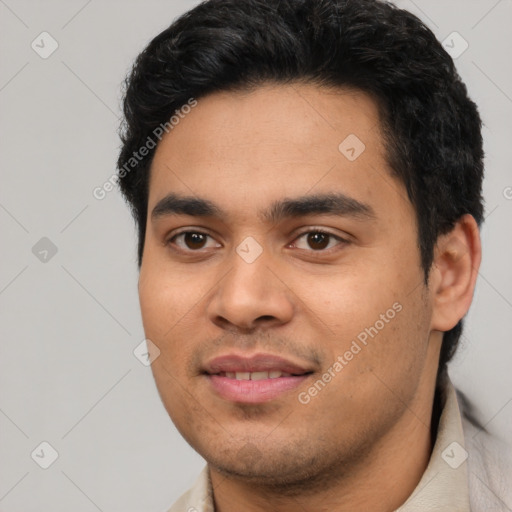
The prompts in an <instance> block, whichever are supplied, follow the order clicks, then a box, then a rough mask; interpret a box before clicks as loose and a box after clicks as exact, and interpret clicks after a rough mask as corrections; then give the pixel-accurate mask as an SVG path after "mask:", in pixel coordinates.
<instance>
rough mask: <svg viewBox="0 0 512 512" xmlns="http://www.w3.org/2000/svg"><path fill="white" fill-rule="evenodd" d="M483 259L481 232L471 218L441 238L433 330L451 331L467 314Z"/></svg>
mask: <svg viewBox="0 0 512 512" xmlns="http://www.w3.org/2000/svg"><path fill="white" fill-rule="evenodd" d="M481 259H482V249H481V243H480V232H479V229H478V225H477V223H476V221H475V219H474V217H473V216H472V215H469V214H466V215H464V216H462V217H461V218H460V219H459V220H458V221H457V223H456V224H455V226H454V228H453V229H452V230H451V231H450V232H449V233H446V234H444V235H441V236H439V238H438V239H437V243H436V245H435V248H434V261H433V269H432V271H431V294H432V300H433V310H432V325H431V328H432V330H438V331H449V330H450V329H452V328H453V327H455V325H456V324H457V322H458V321H459V320H460V319H461V318H462V317H463V316H464V315H465V314H466V313H467V311H468V310H469V307H470V305H471V301H472V299H473V293H474V290H475V284H476V278H477V275H478V269H479V267H480V262H481Z"/></svg>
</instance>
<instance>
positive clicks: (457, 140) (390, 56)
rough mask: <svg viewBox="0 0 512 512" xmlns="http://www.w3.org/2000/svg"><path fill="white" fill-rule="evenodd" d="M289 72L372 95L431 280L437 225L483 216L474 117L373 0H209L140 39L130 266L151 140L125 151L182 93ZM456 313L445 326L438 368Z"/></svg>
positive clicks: (159, 122)
mask: <svg viewBox="0 0 512 512" xmlns="http://www.w3.org/2000/svg"><path fill="white" fill-rule="evenodd" d="M294 82H295V83H296V82H301V83H308V84H315V85H319V86H327V87H341V88H352V89H353V88H355V89H358V90H361V91H363V92H365V93H367V94H369V95H371V96H372V97H373V98H374V99H375V100H376V102H377V105H378V107H379V113H380V121H381V130H382V133H383V136H384V139H385V142H386V149H387V155H386V156H387V159H388V162H389V164H390V167H391V168H392V170H393V174H394V175H395V176H396V177H397V178H398V179H400V180H401V182H402V183H403V184H404V185H405V188H406V189H407V193H408V196H409V199H410V201H411V203H412V205H413V206H414V208H415V211H416V217H417V224H418V248H419V251H420V255H421V264H422V267H423V269H424V276H425V284H428V275H429V270H430V267H431V265H432V262H433V255H434V247H435V243H436V241H437V238H438V236H439V235H441V234H444V233H447V232H449V231H450V230H451V229H452V228H453V227H454V225H455V222H456V221H457V220H458V219H459V218H460V217H461V216H462V215H464V214H466V213H469V214H471V215H472V216H473V217H474V218H475V220H476V222H477V224H478V225H479V226H480V225H481V223H482V220H483V200H482V192H481V190H482V179H483V148H482V135H481V120H480V116H479V114H478V110H477V107H476V105H475V104H474V103H473V102H472V101H471V99H470V98H469V97H468V93H467V89H466V87H465V85H464V84H463V82H462V81H461V79H460V77H459V75H458V73H457V71H456V69H455V66H454V63H453V61H452V59H451V57H450V56H449V55H448V53H447V52H446V51H445V50H444V48H443V47H442V45H441V43H440V42H439V41H437V39H436V38H435V36H434V34H433V33H432V32H431V30H430V29H429V28H428V27H426V26H425V24H424V23H423V22H422V21H421V20H419V19H418V18H417V17H416V16H414V15H413V14H411V13H409V12H408V11H405V10H402V9H399V8H398V7H396V6H394V5H393V4H391V3H388V2H384V1H380V0H207V1H204V2H202V3H200V4H199V5H197V6H196V7H195V8H193V9H192V10H190V11H188V12H187V13H185V14H184V15H182V16H181V17H179V18H178V19H177V20H176V21H175V22H174V23H172V25H171V26H170V27H169V28H167V29H166V30H164V31H163V32H162V33H161V34H159V35H158V36H156V37H155V38H154V39H153V40H152V41H151V42H150V43H149V44H148V46H147V47H146V48H145V49H144V50H143V51H142V53H141V54H140V55H139V56H138V57H137V59H136V61H135V63H134V65H133V68H132V70H131V72H130V73H129V75H128V77H127V78H126V81H125V88H124V102H123V109H124V117H125V120H124V123H123V124H122V126H121V130H120V134H121V140H122V147H121V150H120V154H119V159H118V162H117V164H118V169H119V172H118V179H119V184H120V188H121V191H122V193H123V195H124V197H125V199H126V201H127V202H128V204H129V205H130V207H131V210H132V213H133V216H134V218H135V221H136V224H137V226H138V235H139V241H138V264H139V267H140V265H141V263H142V255H143V251H144V238H145V231H146V220H147V206H148V189H149V187H148V185H149V171H150V166H151V161H152V158H153V155H154V149H152V150H150V151H149V154H148V156H147V157H146V158H144V159H141V160H140V161H138V160H137V161H134V162H133V166H132V167H130V168H129V167H127V166H126V163H127V162H128V161H130V159H131V158H132V155H133V153H134V152H137V151H138V150H139V149H140V148H141V147H143V146H144V145H145V144H146V141H147V140H149V139H148V137H152V134H154V131H155V129H156V128H157V127H158V126H163V125H164V124H165V123H168V121H169V118H170V117H171V116H172V115H173V113H174V112H175V111H176V110H178V109H180V108H181V107H182V105H185V104H187V103H188V102H189V101H190V99H191V98H195V99H199V98H201V97H204V96H205V95H207V94H210V93H214V92H216V91H242V90H251V89H253V88H255V87H258V86H260V85H263V84H265V83H277V84H286V83H294ZM397 229H399V227H398V226H397ZM462 324H463V322H462V319H461V320H460V321H459V322H458V324H457V325H456V326H455V327H454V328H453V329H451V330H450V331H447V332H446V333H444V336H443V344H442V348H441V355H440V362H439V371H440V372H444V371H445V369H446V363H447V362H448V361H449V360H450V359H451V357H452V356H453V354H454V353H455V350H456V347H457V344H458V340H459V338H460V335H461V333H462Z"/></svg>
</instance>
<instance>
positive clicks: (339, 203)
mask: <svg viewBox="0 0 512 512" xmlns="http://www.w3.org/2000/svg"><path fill="white" fill-rule="evenodd" d="M313 214H328V215H340V216H345V217H352V218H354V219H356V220H375V219H376V217H377V215H376V214H375V211H374V209H373V208H372V207H371V206H370V205H369V204H367V203H363V202H361V201H358V200H356V199H354V198H352V197H349V196H347V195H345V194H342V193H332V194H315V195H306V196H301V197H297V198H292V199H289V198H286V199H281V200H279V201H275V202H274V203H272V204H271V205H270V207H269V208H268V209H266V210H264V211H262V212H260V215H259V216H260V218H261V219H262V220H263V221H264V222H268V223H276V222H278V221H280V220H282V219H285V218H296V217H303V216H306V215H313ZM168 215H190V216H192V217H218V218H223V217H226V216H227V214H226V213H225V212H224V210H223V209H222V208H220V207H219V206H217V205H216V204H215V203H213V202H212V201H210V200H208V199H203V198H198V197H192V196H179V195H177V194H173V193H171V194H168V195H167V196H165V197H164V198H163V199H161V200H160V201H158V203H157V204H156V206H155V207H154V208H153V211H152V212H151V219H152V221H156V220H158V219H159V218H161V217H165V216H168Z"/></svg>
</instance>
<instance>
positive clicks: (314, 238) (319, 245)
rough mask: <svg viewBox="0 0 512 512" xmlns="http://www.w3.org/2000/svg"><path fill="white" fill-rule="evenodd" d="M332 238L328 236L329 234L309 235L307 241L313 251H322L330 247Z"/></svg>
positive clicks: (317, 233)
mask: <svg viewBox="0 0 512 512" xmlns="http://www.w3.org/2000/svg"><path fill="white" fill-rule="evenodd" d="M330 236H331V235H328V234H327V233H319V232H313V233H308V236H307V241H308V244H309V246H310V247H311V249H314V250H321V249H325V248H326V247H327V246H328V245H329V239H330Z"/></svg>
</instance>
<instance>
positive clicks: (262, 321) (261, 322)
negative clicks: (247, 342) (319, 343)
mask: <svg viewBox="0 0 512 512" xmlns="http://www.w3.org/2000/svg"><path fill="white" fill-rule="evenodd" d="M293 313H294V305H293V301H292V292H291V290H290V288H289V286H288V285H287V284H286V283H285V282H284V281H283V280H282V279H281V278H280V276H279V272H278V271H277V269H276V268H272V262H271V261H270V258H266V257H264V256H263V255H262V256H260V257H259V258H258V259H257V260H256V261H253V262H252V263H248V262H247V261H245V260H244V259H243V258H241V257H240V256H239V255H238V254H236V253H235V254H233V257H232V266H231V269H230V270H229V271H228V272H227V273H226V274H225V275H224V277H223V278H222V279H221V280H220V281H219V283H218V285H217V289H216V290H215V293H214V294H213V295H212V296H211V300H210V303H209V304H208V316H209V318H210V320H211V321H212V322H213V323H215V324H216V325H217V326H219V327H222V328H224V329H226V328H227V329H233V328H236V329H238V330H243V331H252V330H255V329H257V328H264V327H275V326H279V325H283V324H285V323H287V322H289V321H290V320H291V319H292V317H293Z"/></svg>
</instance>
